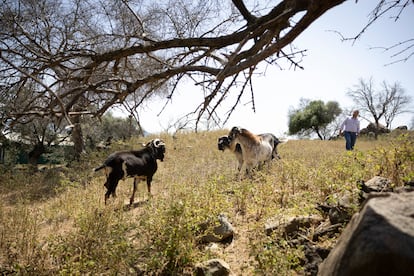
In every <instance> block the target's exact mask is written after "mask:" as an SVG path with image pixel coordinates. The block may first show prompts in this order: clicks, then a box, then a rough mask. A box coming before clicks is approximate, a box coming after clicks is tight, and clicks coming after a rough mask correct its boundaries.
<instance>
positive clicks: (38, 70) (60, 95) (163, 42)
mask: <svg viewBox="0 0 414 276" xmlns="http://www.w3.org/2000/svg"><path fill="white" fill-rule="evenodd" d="M40 1H41V2H42V3H43V2H44V3H43V5H39V7H42V8H38V7H37V6H36V7H37V8H36V7H34V6H30V4H26V5H25V4H24V2H19V5H17V6H16V5H15V3H14V1H12V0H4V1H3V2H4V5H3V6H2V8H1V9H0V12H1V17H0V20H1V22H0V23H1V24H2V26H3V27H2V30H1V31H0V38H1V39H0V41H1V42H0V53H1V60H0V62H1V68H2V69H0V78H1V79H0V85H1V93H3V97H2V98H4V99H7V101H8V104H10V105H11V106H13V108H12V109H11V110H12V111H13V112H12V113H10V112H8V111H7V110H6V109H5V111H4V113H2V120H3V121H4V120H5V119H7V120H10V119H17V117H18V116H17V115H16V114H25V113H26V114H36V113H41V114H46V113H47V112H49V113H50V115H51V116H52V115H53V114H64V115H65V117H66V119H67V120H68V122H69V121H70V115H69V114H71V112H73V111H77V112H78V111H80V110H84V111H85V112H88V114H90V113H91V114H94V115H95V116H101V115H102V114H103V113H104V112H105V111H107V110H108V109H109V108H111V107H112V106H114V105H121V104H123V103H124V102H126V101H134V104H132V105H129V106H132V107H134V108H135V109H136V108H138V107H139V106H140V105H142V104H143V103H144V102H145V101H146V100H147V99H149V98H150V97H152V96H153V95H164V97H165V99H166V100H167V102H169V101H170V100H171V98H172V97H173V96H174V92H175V91H176V89H177V87H178V84H179V83H180V82H181V81H183V80H186V79H187V80H192V81H193V82H194V83H195V84H197V85H198V86H201V87H202V89H203V91H205V93H206V95H207V96H206V97H205V99H204V102H203V103H201V104H200V105H199V106H198V107H197V108H196V111H195V112H194V114H197V122H198V121H199V120H200V119H201V118H202V117H203V115H205V114H207V116H208V117H209V118H211V117H212V116H214V114H215V113H216V111H217V108H218V107H219V106H220V105H221V104H222V103H223V102H224V100H225V99H227V98H228V96H229V95H230V94H231V93H234V92H233V91H236V93H237V95H238V96H237V100H236V102H235V104H234V105H233V106H232V108H231V109H230V110H229V112H228V116H227V118H226V119H225V120H227V119H228V118H229V116H230V115H231V114H232V112H233V111H234V110H235V108H236V106H237V105H238V104H240V100H241V97H242V95H244V91H245V90H246V89H250V95H251V99H252V101H251V103H252V105H253V109H254V108H255V107H254V89H253V85H252V83H251V80H252V76H253V74H254V73H255V71H257V70H258V69H257V68H258V66H257V65H258V64H260V63H262V62H267V63H269V64H273V65H278V66H283V65H282V64H290V65H291V66H293V67H294V68H300V69H301V68H302V66H301V65H300V62H301V58H302V56H303V54H304V50H303V51H302V50H299V51H293V49H292V48H290V47H287V46H290V45H291V44H292V43H293V42H294V41H295V39H296V38H297V37H298V36H300V35H301V33H302V32H303V31H304V30H305V29H306V28H308V27H309V26H310V25H311V24H312V23H313V22H314V21H315V20H316V19H318V18H319V17H320V16H322V15H323V14H324V13H325V12H326V11H327V10H329V9H331V8H334V7H335V6H337V5H339V4H341V3H343V2H344V1H345V0H319V1H309V0H283V1H279V3H278V4H277V5H276V6H274V7H273V8H272V9H268V10H267V11H266V13H265V14H263V15H262V14H260V13H259V12H257V11H254V10H252V11H250V10H249V9H248V8H247V7H246V5H245V3H244V1H242V0H232V1H231V4H232V5H233V8H235V11H236V12H235V13H231V14H228V13H226V11H228V10H230V9H222V8H221V7H220V6H221V5H222V4H223V3H222V1H220V3H219V1H215V0H210V1H202V2H198V4H197V5H204V6H202V7H199V6H194V5H195V4H194V3H193V2H192V1H185V0H183V1H180V3H178V4H177V5H175V6H174V7H165V6H163V5H162V4H157V3H156V2H152V1H150V2H149V3H148V5H147V6H145V7H146V9H145V8H144V6H140V5H136V3H135V1H132V0H128V1H126V0H117V1H106V0H101V1H96V2H95V1H88V2H83V1H73V2H72V1H71V0H67V1H64V2H65V4H64V5H63V4H62V3H63V2H62V3H60V2H58V1H56V2H53V4H51V3H49V2H47V0H40ZM46 2H47V3H48V5H46V4H45V3H46ZM385 2H387V1H383V0H382V1H380V3H379V4H378V7H381V8H380V9H378V10H377V11H375V12H374V13H373V16H372V18H371V20H370V21H369V23H368V24H367V26H366V28H368V27H369V26H370V25H371V24H372V23H373V22H374V21H375V20H377V18H378V17H380V16H383V14H384V13H386V12H388V11H389V10H391V9H393V8H398V7H399V8H400V9H401V11H402V9H403V8H404V5H403V6H401V5H397V4H396V5H389V6H381V5H384V3H385ZM394 2H400V1H394ZM405 2H406V3H403V4H405V5H408V0H407V1H405ZM150 3H151V4H150ZM226 4H230V3H226ZM71 5H72V6H71ZM384 7H385V8H384ZM48 9H49V10H48ZM52 11H53V12H52ZM401 11H400V12H401ZM400 12H399V13H398V15H397V17H398V16H399V14H400ZM217 14H219V15H220V17H218V16H217ZM53 15H55V16H53ZM167 15H168V16H167ZM294 17H295V20H292V19H293V18H294ZM397 17H396V19H397ZM97 22H99V24H97ZM366 28H364V29H363V30H362V31H361V33H360V34H362V33H363V32H364V31H365V30H366ZM360 34H359V35H358V36H357V37H355V38H354V39H357V38H358V37H359V36H360ZM28 90H34V91H35V92H36V93H34V94H35V95H36V97H37V98H36V101H34V100H33V101H30V100H27V99H26V98H24V97H23V95H28V93H27V91H28ZM18 91H20V92H18ZM39 103H41V104H39ZM22 107H24V109H23V108H22ZM51 111H53V114H52V112H51Z"/></svg>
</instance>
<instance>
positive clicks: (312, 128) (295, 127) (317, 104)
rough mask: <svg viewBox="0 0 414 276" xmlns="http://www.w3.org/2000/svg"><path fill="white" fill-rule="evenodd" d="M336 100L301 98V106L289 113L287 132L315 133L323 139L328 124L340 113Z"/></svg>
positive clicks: (292, 133) (325, 136) (291, 133)
mask: <svg viewBox="0 0 414 276" xmlns="http://www.w3.org/2000/svg"><path fill="white" fill-rule="evenodd" d="M341 112H342V110H341V108H340V107H339V104H338V103H337V102H333V101H330V102H327V103H326V104H325V103H324V102H323V101H309V100H304V99H302V102H301V106H300V107H299V108H298V109H296V110H292V111H291V112H290V114H289V134H290V135H295V134H300V135H309V134H311V133H315V134H316V135H318V137H319V139H321V140H325V139H326V138H330V137H327V133H328V131H327V130H328V125H329V124H330V123H332V122H333V121H334V120H335V118H336V117H337V116H338V115H339V114H341Z"/></svg>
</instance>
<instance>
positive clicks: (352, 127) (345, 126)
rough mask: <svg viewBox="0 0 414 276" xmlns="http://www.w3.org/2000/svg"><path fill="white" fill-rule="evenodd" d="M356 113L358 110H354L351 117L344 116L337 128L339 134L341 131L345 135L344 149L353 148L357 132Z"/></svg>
mask: <svg viewBox="0 0 414 276" xmlns="http://www.w3.org/2000/svg"><path fill="white" fill-rule="evenodd" d="M358 115H359V111H358V110H354V112H352V117H349V118H346V119H345V121H344V122H343V123H342V125H341V127H340V129H339V134H340V135H341V134H342V133H343V134H344V136H345V141H346V144H345V147H346V150H353V149H354V145H355V142H356V138H357V136H358V134H359V120H358Z"/></svg>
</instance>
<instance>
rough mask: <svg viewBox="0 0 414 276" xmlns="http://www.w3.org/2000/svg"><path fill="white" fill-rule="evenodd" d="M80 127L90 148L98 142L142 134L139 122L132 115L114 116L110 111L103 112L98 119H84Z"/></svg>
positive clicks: (107, 141)
mask: <svg viewBox="0 0 414 276" xmlns="http://www.w3.org/2000/svg"><path fill="white" fill-rule="evenodd" d="M82 128H83V130H84V131H83V132H84V135H85V139H86V142H87V143H86V144H87V146H88V147H90V148H94V147H95V146H97V145H98V144H99V143H110V142H111V141H115V140H125V139H128V138H131V137H132V136H138V135H142V131H141V129H140V126H139V124H138V123H137V122H136V121H135V120H134V119H133V118H132V116H129V117H126V118H124V117H115V116H113V115H112V114H111V113H110V112H107V113H105V115H104V116H103V117H102V118H101V120H99V121H97V120H96V119H95V118H90V119H86V120H84V122H83V123H82Z"/></svg>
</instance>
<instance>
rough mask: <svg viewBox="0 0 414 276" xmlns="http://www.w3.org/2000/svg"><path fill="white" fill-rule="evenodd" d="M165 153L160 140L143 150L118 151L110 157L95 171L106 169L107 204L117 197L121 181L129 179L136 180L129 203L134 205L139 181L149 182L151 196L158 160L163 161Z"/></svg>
mask: <svg viewBox="0 0 414 276" xmlns="http://www.w3.org/2000/svg"><path fill="white" fill-rule="evenodd" d="M164 153H165V143H164V142H163V141H162V140H160V139H154V140H151V141H150V142H148V143H147V144H146V145H145V147H144V148H143V149H141V150H132V151H117V152H114V153H112V154H111V155H109V156H108V158H107V159H106V160H105V162H104V163H103V164H102V165H101V166H99V167H97V168H95V169H94V171H95V172H96V171H99V170H101V169H104V168H105V174H106V182H105V184H104V186H105V187H106V189H107V192H106V193H105V204H106V203H107V200H108V198H109V197H110V196H111V195H112V196H113V197H116V193H115V190H116V187H117V185H118V182H119V180H121V179H125V178H127V177H133V178H134V187H133V190H132V196H131V198H130V201H129V203H130V204H133V203H134V196H135V191H136V189H137V184H138V181H139V180H145V179H146V180H147V189H148V194H150V195H151V181H152V177H153V175H154V174H155V172H156V171H157V168H158V166H157V159H159V160H161V161H163V160H164Z"/></svg>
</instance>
